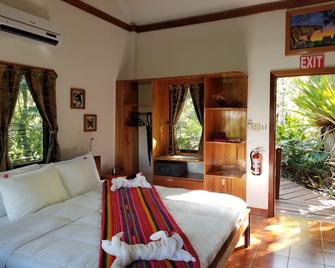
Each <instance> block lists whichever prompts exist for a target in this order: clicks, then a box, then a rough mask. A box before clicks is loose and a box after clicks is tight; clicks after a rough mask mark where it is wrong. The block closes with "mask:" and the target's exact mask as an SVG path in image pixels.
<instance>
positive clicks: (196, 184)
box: [154, 175, 204, 190]
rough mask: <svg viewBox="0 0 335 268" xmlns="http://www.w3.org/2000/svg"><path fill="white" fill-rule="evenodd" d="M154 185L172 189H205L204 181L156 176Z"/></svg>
mask: <svg viewBox="0 0 335 268" xmlns="http://www.w3.org/2000/svg"><path fill="white" fill-rule="evenodd" d="M154 184H155V185H160V186H165V187H171V188H185V189H189V190H203V189H204V184H203V182H202V181H196V180H190V179H183V178H176V177H168V176H158V175H154Z"/></svg>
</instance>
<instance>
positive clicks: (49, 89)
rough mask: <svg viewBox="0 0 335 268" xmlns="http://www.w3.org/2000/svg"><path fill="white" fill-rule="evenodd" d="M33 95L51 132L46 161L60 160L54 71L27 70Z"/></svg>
mask: <svg viewBox="0 0 335 268" xmlns="http://www.w3.org/2000/svg"><path fill="white" fill-rule="evenodd" d="M25 78H26V81H27V84H28V87H29V89H30V92H31V95H32V96H33V99H34V101H35V103H36V106H37V109H38V111H39V112H40V114H41V116H42V118H43V122H44V124H45V127H46V128H47V129H48V132H49V139H48V144H47V153H46V159H45V162H46V163H49V162H53V161H58V160H59V158H60V148H59V144H58V140H57V132H58V125H57V109H56V78H57V74H56V73H55V72H54V71H49V70H41V69H34V68H31V69H29V70H28V71H26V72H25Z"/></svg>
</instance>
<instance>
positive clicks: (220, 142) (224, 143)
mask: <svg viewBox="0 0 335 268" xmlns="http://www.w3.org/2000/svg"><path fill="white" fill-rule="evenodd" d="M205 143H206V144H222V145H227V144H229V145H230V144H245V143H246V141H240V142H229V141H206V142H205Z"/></svg>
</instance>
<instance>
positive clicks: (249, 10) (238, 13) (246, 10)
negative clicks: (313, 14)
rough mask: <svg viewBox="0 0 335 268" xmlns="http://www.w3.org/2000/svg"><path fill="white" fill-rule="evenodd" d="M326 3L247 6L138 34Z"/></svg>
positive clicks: (144, 28) (141, 28) (292, 0)
mask: <svg viewBox="0 0 335 268" xmlns="http://www.w3.org/2000/svg"><path fill="white" fill-rule="evenodd" d="M325 2H330V1H329V0H305V1H301V0H285V1H276V2H271V3H265V4H259V5H253V6H247V7H242V8H236V9H231V10H226V11H221V12H216V13H210V14H205V15H199V16H192V17H187V18H182V19H176V20H170V21H163V22H157V23H150V24H145V25H138V26H137V32H139V33H141V32H149V31H155V30H162V29H168V28H174V27H181V26H187V25H194V24H199V23H205V22H212V21H218V20H225V19H231V18H237V17H243V16H248V15H254V14H258V13H263V12H269V11H275V10H280V9H288V8H296V7H301V6H307V5H314V4H320V3H325Z"/></svg>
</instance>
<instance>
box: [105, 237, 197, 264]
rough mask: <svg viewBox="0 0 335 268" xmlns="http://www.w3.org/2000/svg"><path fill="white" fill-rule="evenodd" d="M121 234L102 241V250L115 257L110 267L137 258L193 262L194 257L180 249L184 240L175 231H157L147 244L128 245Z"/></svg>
mask: <svg viewBox="0 0 335 268" xmlns="http://www.w3.org/2000/svg"><path fill="white" fill-rule="evenodd" d="M122 236H123V232H120V233H118V234H116V235H114V236H113V237H112V240H103V241H102V248H103V250H104V251H105V252H106V253H107V254H109V255H113V256H115V257H116V259H115V260H114V262H113V264H112V266H111V268H122V267H125V266H127V265H129V264H131V263H133V262H134V261H137V260H147V261H148V260H172V261H186V262H189V261H192V262H195V258H194V257H192V255H191V254H190V253H189V252H187V251H186V250H183V249H182V247H183V245H184V242H183V239H182V238H181V237H180V235H179V234H177V233H174V234H173V235H171V236H168V234H167V233H166V232H165V231H158V232H156V233H154V234H152V235H151V236H150V240H152V241H154V242H149V243H148V244H147V245H144V244H136V245H128V244H127V243H126V242H124V241H121V240H120V239H121V237H122Z"/></svg>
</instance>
